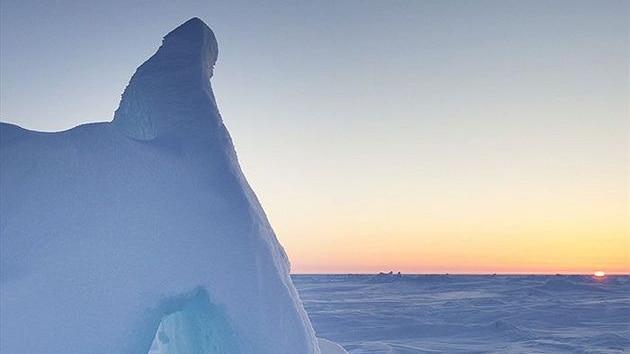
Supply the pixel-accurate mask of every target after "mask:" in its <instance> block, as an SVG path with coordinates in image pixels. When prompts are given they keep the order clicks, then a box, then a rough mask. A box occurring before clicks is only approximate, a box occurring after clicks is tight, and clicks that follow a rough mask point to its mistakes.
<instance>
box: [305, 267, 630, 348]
mask: <svg viewBox="0 0 630 354" xmlns="http://www.w3.org/2000/svg"><path fill="white" fill-rule="evenodd" d="M293 281H294V283H295V285H296V287H297V288H298V290H299V292H300V295H301V296H302V300H303V301H304V305H305V306H306V309H307V310H308V313H309V315H310V317H311V320H312V321H313V325H314V327H315V329H316V330H317V334H318V335H319V336H322V337H324V338H328V339H331V340H334V341H335V342H337V343H339V344H341V345H343V346H344V348H346V349H347V350H348V351H349V352H350V353H352V354H367V353H370V354H385V353H392V354H403V353H404V354H419V353H461V354H474V353H479V354H482V353H484V354H485V353H519V354H520V353H566V354H575V353H601V354H604V353H608V354H613V353H627V352H628V350H629V348H630V276H608V277H607V278H605V279H598V278H594V277H591V276H555V275H552V276H500V275H499V276H490V275H487V276H475V275H470V276H463V275H403V276H401V277H398V276H397V275H396V274H391V275H390V274H383V275H379V276H369V275H350V276H347V275H328V276H327V275H298V276H293Z"/></svg>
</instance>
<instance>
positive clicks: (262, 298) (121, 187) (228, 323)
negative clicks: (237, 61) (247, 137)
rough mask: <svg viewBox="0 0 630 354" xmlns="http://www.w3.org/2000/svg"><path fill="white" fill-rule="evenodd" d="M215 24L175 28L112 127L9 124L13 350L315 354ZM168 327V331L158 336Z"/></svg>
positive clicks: (4, 133) (5, 209)
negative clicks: (243, 164) (241, 145)
mask: <svg viewBox="0 0 630 354" xmlns="http://www.w3.org/2000/svg"><path fill="white" fill-rule="evenodd" d="M217 53H218V50H217V43H216V40H215V37H214V35H213V33H212V31H210V29H209V28H208V27H207V26H206V25H205V24H204V23H203V22H202V21H201V20H199V19H192V20H190V21H188V22H186V23H184V24H183V25H181V26H180V27H178V28H177V29H175V30H174V31H173V32H171V33H169V34H168V35H167V36H166V37H165V38H164V41H163V44H162V46H161V47H160V49H159V50H158V51H157V53H156V54H155V55H154V56H153V57H151V58H150V59H149V60H148V61H147V62H145V63H144V64H142V65H141V66H140V67H139V68H138V70H137V72H136V73H135V74H134V76H133V78H132V79H131V82H130V83H129V86H128V87H127V89H126V90H125V92H124V94H123V96H122V100H121V103H120V107H119V108H118V110H117V111H116V113H115V116H114V120H113V121H112V122H111V123H99V124H88V125H83V126H80V127H77V128H74V129H71V130H68V131H65V132H60V133H52V134H51V133H38V132H32V131H27V130H24V129H21V128H19V127H16V126H13V125H9V124H0V216H1V218H0V219H1V222H0V252H1V254H0V262H1V264H0V266H1V267H0V285H1V287H0V323H1V325H0V352H1V353H3V354H18V353H60V354H61V353H63V354H84V353H95V354H112V353H121V354H140V353H141V354H144V353H147V352H148V351H149V349H150V347H151V343H152V342H153V340H154V338H155V343H154V346H153V349H151V351H152V352H159V353H178V354H183V353H205V354H212V353H221V354H237V353H238V354H240V353H256V354H316V353H320V349H319V347H318V344H317V340H316V338H315V336H314V333H313V329H312V327H311V324H310V322H309V320H308V318H307V316H306V313H305V311H304V309H303V307H302V304H301V302H300V300H299V298H298V296H297V293H296V290H295V288H294V287H293V284H292V283H291V280H290V278H289V265H288V261H287V258H286V255H285V253H284V251H283V249H282V247H281V246H280V244H279V243H278V241H277V239H276V237H275V235H274V232H273V230H272V229H271V227H270V225H269V223H268V221H267V219H266V217H265V214H264V212H263V210H262V208H261V207H260V204H259V203H258V201H257V199H256V196H255V195H254V193H253V192H252V190H251V189H250V187H249V185H248V184H247V182H246V180H245V178H244V177H243V174H242V172H241V169H240V167H239V165H238V161H237V159H236V154H235V152H234V148H233V146H232V142H231V139H230V136H229V134H228V132H227V130H226V129H225V127H224V125H223V123H222V121H221V117H220V115H219V112H218V109H217V106H216V102H215V100H214V96H213V94H212V89H211V87H210V81H209V79H210V77H211V76H212V70H213V66H214V63H215V61H216V59H217ZM156 333H157V336H156Z"/></svg>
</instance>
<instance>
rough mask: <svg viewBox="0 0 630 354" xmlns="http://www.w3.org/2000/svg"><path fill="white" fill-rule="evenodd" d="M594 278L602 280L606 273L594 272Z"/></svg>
mask: <svg viewBox="0 0 630 354" xmlns="http://www.w3.org/2000/svg"><path fill="white" fill-rule="evenodd" d="M593 275H594V276H596V277H597V278H603V277H605V276H606V273H604V272H603V271H601V270H598V271H596V272H595V273H593Z"/></svg>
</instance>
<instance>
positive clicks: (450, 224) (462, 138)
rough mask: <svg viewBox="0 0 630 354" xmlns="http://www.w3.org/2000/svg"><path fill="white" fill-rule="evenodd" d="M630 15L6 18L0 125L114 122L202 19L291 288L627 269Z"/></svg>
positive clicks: (80, 6)
mask: <svg viewBox="0 0 630 354" xmlns="http://www.w3.org/2000/svg"><path fill="white" fill-rule="evenodd" d="M629 4H630V3H628V2H627V1H609V0H602V1H599V0H598V1H595V0H594V1H582V0H576V1H573V0H572V1H566V0H545V1H527V2H523V1H513V0H508V1H503V0H496V1H484V0H482V1H475V2H472V1H471V2H464V1H402V0H394V1H374V0H361V1H359V0H347V1H305V0H298V1H268V2H255V1H250V2H247V1H240V0H237V1H200V0H185V1H166V0H157V1H156V0H151V1H148V0H138V1H127V0H125V1H122V0H110V1H78V0H76V1H73V0H56V1H50V0H45V1H44V0H41V1H38V0H19V1H18V0H2V2H0V83H1V84H0V120H2V121H3V122H10V123H14V124H18V125H20V126H22V127H25V128H29V129H34V130H42V131H59V130H65V129H68V128H71V127H74V126H76V125H79V124H83V123H88V122H99V121H110V120H111V119H112V117H113V112H114V110H115V109H116V107H117V105H118V102H119V100H120V94H121V93H122V92H123V90H124V88H125V86H126V84H127V83H128V81H129V78H130V77H131V75H132V74H133V72H134V71H135V68H136V67H137V66H139V65H140V64H141V63H142V62H143V61H145V60H146V59H147V58H148V57H149V56H151V55H152V54H153V53H154V52H155V51H156V50H157V48H158V47H159V45H160V42H161V38H162V36H164V35H165V34H166V33H168V32H169V31H170V30H172V29H174V28H175V27H177V26H178V25H179V24H181V23H183V22H184V21H186V20H188V19H189V18H191V17H199V18H201V19H203V20H204V21H205V22H206V23H207V24H208V25H209V26H210V27H211V28H212V29H213V31H214V32H215V34H216V36H217V39H218V42H219V60H218V62H217V64H216V66H215V70H214V78H213V80H212V82H213V88H214V92H215V96H216V98H217V102H218V105H219V109H220V111H221V113H222V116H223V119H224V122H225V124H226V126H227V127H228V129H229V131H230V133H231V135H232V138H233V141H234V143H235V145H236V150H237V153H238V156H239V160H240V163H241V166H242V168H243V170H244V172H245V174H246V176H247V178H248V180H249V182H250V184H251V185H252V187H253V188H254V190H255V191H256V193H257V195H258V198H259V199H260V201H261V203H262V205H263V207H264V208H265V210H266V212H267V215H268V217H269V219H270V221H271V224H272V226H273V227H274V229H275V231H276V233H277V234H278V238H279V239H280V242H281V243H282V244H283V246H284V247H285V249H286V251H287V253H288V254H289V257H290V259H291V262H292V269H293V272H294V273H373V272H379V271H389V270H394V271H401V272H404V273H592V272H593V271H595V270H604V271H606V272H609V273H630V233H629V230H630V221H629V220H630V210H629V198H630V188H629V184H630V182H629V181H630V176H629V164H630V162H629V151H630V145H629V136H628V135H629V107H628V98H629V97H630V94H629V93H630V92H629V81H630V74H629V65H630V64H629V63H630V55H629V46H630V44H629V43H630V34H629V33H630V28H629V23H630V5H629Z"/></svg>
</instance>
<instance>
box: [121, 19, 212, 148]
mask: <svg viewBox="0 0 630 354" xmlns="http://www.w3.org/2000/svg"><path fill="white" fill-rule="evenodd" d="M218 52H219V51H218V46H217V41H216V38H215V37H214V33H212V30H211V29H210V28H209V27H208V26H207V25H206V24H205V23H204V22H203V21H202V20H200V19H198V18H196V17H194V18H192V19H190V20H188V21H186V22H185V23H183V24H182V25H180V26H179V27H177V28H175V29H174V30H172V31H171V32H170V33H168V34H167V35H166V36H164V39H163V41H162V45H161V46H160V48H159V49H158V51H157V52H156V53H155V54H154V55H153V56H152V57H151V58H149V60H147V61H146V62H144V64H142V65H141V66H140V67H139V68H138V70H136V73H135V74H134V75H133V77H132V78H131V81H130V82H129V85H128V86H127V88H126V89H125V92H124V93H123V95H122V99H121V101H120V106H119V107H118V109H117V110H116V113H115V114H114V120H113V124H114V125H115V126H117V127H118V128H119V129H121V130H122V131H123V132H124V133H125V134H126V135H128V136H130V137H132V138H135V139H139V140H152V139H155V138H157V137H158V136H165V135H179V136H182V135H186V136H190V134H200V133H201V134H207V132H208V129H212V128H213V127H216V126H217V124H218V123H220V121H221V118H220V115H219V113H218V110H217V108H216V102H215V100H214V94H213V93H212V88H211V85H210V78H211V77H212V75H213V73H214V63H215V62H216V60H217V56H218Z"/></svg>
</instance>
